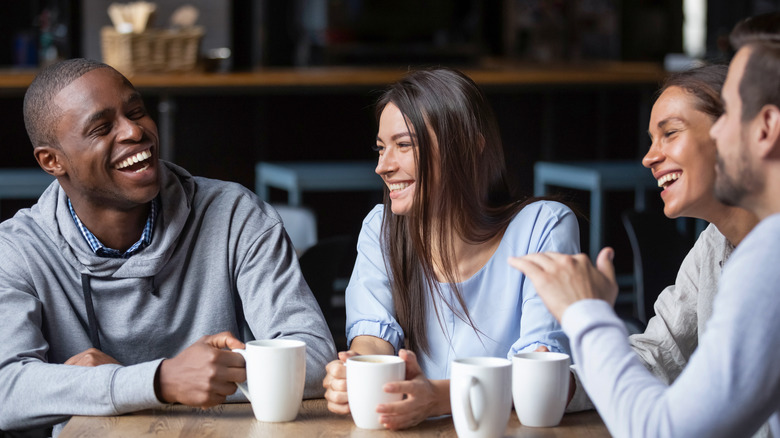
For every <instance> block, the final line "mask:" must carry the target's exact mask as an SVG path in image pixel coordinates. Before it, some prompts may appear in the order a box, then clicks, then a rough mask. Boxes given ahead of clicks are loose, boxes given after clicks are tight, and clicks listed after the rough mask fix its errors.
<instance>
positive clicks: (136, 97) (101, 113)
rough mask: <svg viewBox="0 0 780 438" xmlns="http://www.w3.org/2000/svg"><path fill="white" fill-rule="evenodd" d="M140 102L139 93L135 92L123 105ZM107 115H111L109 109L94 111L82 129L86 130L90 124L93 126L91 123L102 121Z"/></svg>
mask: <svg viewBox="0 0 780 438" xmlns="http://www.w3.org/2000/svg"><path fill="white" fill-rule="evenodd" d="M141 101H142V99H141V93H139V92H137V91H135V92H133V93H132V94H131V95H130V96H129V97H128V98H127V100H125V105H130V104H133V103H135V102H141ZM109 113H111V109H109V108H105V109H102V110H99V111H95V112H94V113H93V114H92V115H90V116H89V118H87V120H86V121H85V122H84V129H88V128H89V126H90V125H91V124H93V123H95V122H97V121H98V120H100V119H102V118H103V117H105V116H106V115H108V114H109Z"/></svg>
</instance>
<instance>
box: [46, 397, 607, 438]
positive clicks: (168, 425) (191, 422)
mask: <svg viewBox="0 0 780 438" xmlns="http://www.w3.org/2000/svg"><path fill="white" fill-rule="evenodd" d="M143 436H154V437H156V438H165V437H212V438H216V437H329V438H336V437H374V438H379V437H431V436H435V437H456V436H457V435H456V433H455V427H454V426H453V424H452V419H451V418H450V417H442V418H438V419H432V420H427V421H425V422H423V423H421V424H419V425H417V426H415V427H413V428H410V429H406V430H403V431H398V432H392V431H386V430H385V431H373V430H363V429H359V428H357V427H355V424H354V422H353V421H352V417H350V416H341V415H336V414H333V413H330V412H329V411H328V410H327V408H326V405H325V400H324V399H314V400H305V401H304V402H303V406H302V407H301V410H300V412H299V413H298V418H297V419H296V420H295V421H292V422H289V423H263V422H259V421H257V420H255V418H254V415H253V414H252V408H251V406H250V405H249V404H248V403H237V404H223V405H219V406H216V407H214V408H210V409H203V410H202V409H198V408H190V407H186V406H181V405H175V406H169V407H166V408H163V409H154V410H147V411H142V412H138V413H134V414H128V415H121V416H116V417H73V418H72V419H71V420H70V422H69V423H68V425H67V426H66V427H65V429H64V430H63V431H62V433H61V434H60V438H72V437H82V438H87V437H96V438H97V437H108V438H110V437H143ZM504 436H509V437H534V438H546V437H594V438H595V437H608V436H610V435H609V432H608V431H607V428H606V426H604V423H603V422H602V421H601V418H600V417H599V415H598V413H596V411H586V412H578V413H574V414H566V415H564V417H563V421H562V422H561V424H560V425H558V426H557V427H550V428H532V427H525V426H522V425H520V423H519V422H518V420H517V415H516V414H515V413H514V412H512V415H511V417H510V419H509V426H508V427H507V430H506V434H505V435H504Z"/></svg>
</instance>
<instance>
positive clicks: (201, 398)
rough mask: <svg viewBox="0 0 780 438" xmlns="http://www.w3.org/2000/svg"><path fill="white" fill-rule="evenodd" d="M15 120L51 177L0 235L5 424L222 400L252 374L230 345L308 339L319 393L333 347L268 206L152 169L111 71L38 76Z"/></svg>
mask: <svg viewBox="0 0 780 438" xmlns="http://www.w3.org/2000/svg"><path fill="white" fill-rule="evenodd" d="M24 117H25V125H26V128H27V131H28V134H29V137H30V140H31V141H32V143H33V147H34V154H35V158H36V160H37V161H38V163H39V164H40V166H41V167H42V168H43V169H44V170H45V171H46V172H48V173H50V174H52V175H54V176H55V177H56V178H57V181H55V182H53V183H52V185H51V186H49V188H48V189H47V190H46V191H45V192H44V194H43V195H41V197H40V199H39V200H38V203H37V204H36V205H34V206H33V207H32V208H30V209H25V210H22V211H20V212H19V213H17V214H16V216H14V217H13V218H12V219H9V220H7V221H5V222H3V223H2V224H0V303H2V304H0V320H2V324H0V339H3V342H2V343H0V382H3V383H2V385H0V429H4V430H13V429H24V428H30V427H41V426H47V425H53V424H56V423H61V422H63V421H65V420H67V419H68V418H69V416H71V415H117V414H122V413H125V412H131V411H135V410H139V409H146V408H153V407H158V406H161V405H163V404H165V403H183V404H187V405H191V406H201V407H207V406H213V405H216V404H218V403H221V402H223V401H225V400H226V398H227V397H228V396H230V395H231V394H233V393H234V392H235V390H236V382H242V381H244V380H245V379H246V372H245V369H244V360H243V358H242V356H241V355H239V354H237V353H233V352H230V351H229V350H227V349H228V348H240V347H243V345H244V344H243V342H242V341H246V340H249V339H251V338H258V339H268V338H291V339H299V340H302V341H304V342H306V344H307V364H306V370H307V373H306V390H305V396H306V397H312V396H319V395H321V394H322V388H321V386H320V382H321V381H322V378H323V377H324V369H325V365H326V364H327V363H328V362H329V361H330V360H332V359H334V358H335V357H336V352H335V347H334V345H333V340H332V338H331V335H330V331H329V330H328V326H327V324H326V322H325V320H324V318H323V316H322V313H321V312H320V309H319V307H318V306H317V302H316V300H315V299H314V296H313V295H312V293H311V291H310V290H309V288H308V286H307V285H306V283H305V281H304V279H303V276H302V275H301V272H300V269H299V268H298V263H297V259H296V257H295V253H294V251H293V249H292V246H291V244H290V241H289V239H288V237H287V235H286V233H285V231H284V228H283V226H282V223H281V221H280V219H279V216H278V214H277V213H276V212H275V211H274V210H273V209H272V208H270V207H269V206H268V205H267V204H265V203H264V202H262V201H261V200H259V199H258V198H257V197H256V196H255V195H254V194H253V193H252V192H250V191H249V190H247V189H245V188H244V187H242V186H240V185H238V184H234V183H227V182H222V181H216V180H210V179H205V178H198V177H193V176H192V175H190V174H189V173H187V172H186V171H185V170H184V169H182V168H180V167H178V166H176V165H174V164H171V163H167V162H164V161H161V160H159V158H158V157H159V150H160V148H159V137H158V134H157V127H156V125H155V123H154V121H152V119H151V118H150V117H149V114H148V113H147V111H146V109H145V107H144V104H143V101H142V99H141V96H140V94H139V93H138V92H137V91H136V89H135V88H134V87H133V86H132V84H131V83H130V82H129V81H128V80H127V79H126V78H125V77H124V76H122V75H121V74H120V73H119V72H117V71H116V70H114V69H113V68H111V67H109V66H107V65H105V64H101V63H98V62H95V61H90V60H85V59H73V60H68V61H63V62H61V63H59V64H55V65H53V66H51V67H49V68H47V69H45V70H43V71H42V72H41V73H40V74H39V75H38V76H37V77H36V79H35V80H34V81H33V83H32V84H31V85H30V87H29V89H28V91H27V93H26V95H25V101H24ZM236 396H237V397H239V398H240V397H241V396H240V394H236ZM57 431H58V428H56V427H55V434H56V432H57Z"/></svg>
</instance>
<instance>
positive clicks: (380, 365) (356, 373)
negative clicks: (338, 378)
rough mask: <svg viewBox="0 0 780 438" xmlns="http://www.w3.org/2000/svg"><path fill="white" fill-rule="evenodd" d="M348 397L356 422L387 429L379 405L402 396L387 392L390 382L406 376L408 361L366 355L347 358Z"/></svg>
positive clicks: (359, 424)
mask: <svg viewBox="0 0 780 438" xmlns="http://www.w3.org/2000/svg"><path fill="white" fill-rule="evenodd" d="M346 366H347V398H348V400H349V410H350V412H352V419H353V420H355V425H356V426H357V427H359V428H361V429H384V428H385V427H384V425H382V423H380V422H379V416H380V414H378V413H377V412H376V408H377V406H379V405H380V404H384V403H392V402H394V401H399V400H401V399H402V398H403V394H392V393H388V392H385V390H384V389H383V387H384V386H385V384H386V383H389V382H399V381H402V380H405V379H406V363H405V362H404V361H403V359H401V358H400V357H398V356H390V355H379V354H375V355H366V356H353V357H350V358H349V359H347V363H346Z"/></svg>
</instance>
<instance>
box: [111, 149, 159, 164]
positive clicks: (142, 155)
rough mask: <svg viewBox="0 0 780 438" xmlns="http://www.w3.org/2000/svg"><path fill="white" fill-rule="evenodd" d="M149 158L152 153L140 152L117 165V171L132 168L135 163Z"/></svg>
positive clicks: (147, 151)
mask: <svg viewBox="0 0 780 438" xmlns="http://www.w3.org/2000/svg"><path fill="white" fill-rule="evenodd" d="M151 156H152V153H151V152H150V151H149V150H148V149H147V150H145V151H141V152H139V153H137V154H135V155H133V156H132V157H128V158H126V159H125V160H124V161H122V162H121V163H119V164H117V166H116V168H117V169H124V168H125V167H129V166H132V165H133V164H135V163H138V162H141V161H144V160H147V159H149V158H151ZM147 167H148V166H147ZM145 168H146V167H144V169H145Z"/></svg>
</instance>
